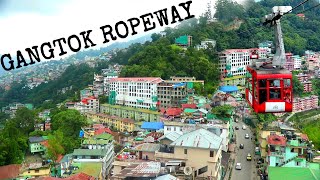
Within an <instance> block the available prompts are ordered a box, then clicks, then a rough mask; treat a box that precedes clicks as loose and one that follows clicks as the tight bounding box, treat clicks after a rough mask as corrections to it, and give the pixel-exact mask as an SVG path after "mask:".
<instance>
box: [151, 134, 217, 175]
mask: <svg viewBox="0 0 320 180" xmlns="http://www.w3.org/2000/svg"><path fill="white" fill-rule="evenodd" d="M170 146H171V147H173V148H174V150H173V152H171V153H169V152H159V151H157V152H156V153H155V158H156V160H160V161H181V163H184V164H185V166H188V167H190V168H192V171H193V176H194V177H211V178H212V179H220V178H221V173H222V169H221V158H222V155H221V150H222V138H221V137H219V136H217V135H215V134H213V133H211V132H210V131H208V130H205V129H198V130H195V131H192V132H189V133H186V134H183V135H182V136H180V137H179V138H177V139H176V140H175V141H174V142H172V143H171V144H170Z"/></svg>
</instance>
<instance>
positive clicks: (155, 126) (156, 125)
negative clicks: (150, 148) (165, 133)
mask: <svg viewBox="0 0 320 180" xmlns="http://www.w3.org/2000/svg"><path fill="white" fill-rule="evenodd" d="M163 127H164V123H163V122H143V123H142V125H141V129H148V130H159V129H163Z"/></svg>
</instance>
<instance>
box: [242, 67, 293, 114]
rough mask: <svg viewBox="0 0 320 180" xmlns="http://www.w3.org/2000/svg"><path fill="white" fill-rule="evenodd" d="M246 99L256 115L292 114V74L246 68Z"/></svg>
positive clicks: (282, 70)
mask: <svg viewBox="0 0 320 180" xmlns="http://www.w3.org/2000/svg"><path fill="white" fill-rule="evenodd" d="M247 71H248V72H249V73H250V75H251V76H250V75H249V76H247V77H246V99H247V101H248V103H249V104H250V106H251V107H252V108H253V109H254V111H255V112H256V113H280V112H292V101H293V100H292V99H293V94H292V74H291V72H289V71H288V70H284V69H281V70H274V69H269V70H268V69H265V70H257V69H256V68H254V67H249V66H248V67H247Z"/></svg>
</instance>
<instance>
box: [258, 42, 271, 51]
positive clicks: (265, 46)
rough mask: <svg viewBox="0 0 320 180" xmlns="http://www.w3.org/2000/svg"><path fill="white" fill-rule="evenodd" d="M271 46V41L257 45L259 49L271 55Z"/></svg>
mask: <svg viewBox="0 0 320 180" xmlns="http://www.w3.org/2000/svg"><path fill="white" fill-rule="evenodd" d="M272 45H273V42H272V41H266V42H262V43H259V49H263V50H265V51H266V52H267V54H271V50H272V49H271V48H272Z"/></svg>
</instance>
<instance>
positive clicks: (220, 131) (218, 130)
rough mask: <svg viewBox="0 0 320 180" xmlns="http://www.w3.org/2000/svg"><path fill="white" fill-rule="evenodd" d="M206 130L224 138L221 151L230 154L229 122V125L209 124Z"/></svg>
mask: <svg viewBox="0 0 320 180" xmlns="http://www.w3.org/2000/svg"><path fill="white" fill-rule="evenodd" d="M204 128H206V129H207V130H208V131H210V132H212V133H214V134H216V135H218V136H219V137H221V138H222V143H221V149H222V151H224V152H228V146H229V141H230V139H229V122H228V123H227V124H223V123H221V124H207V127H204Z"/></svg>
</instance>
